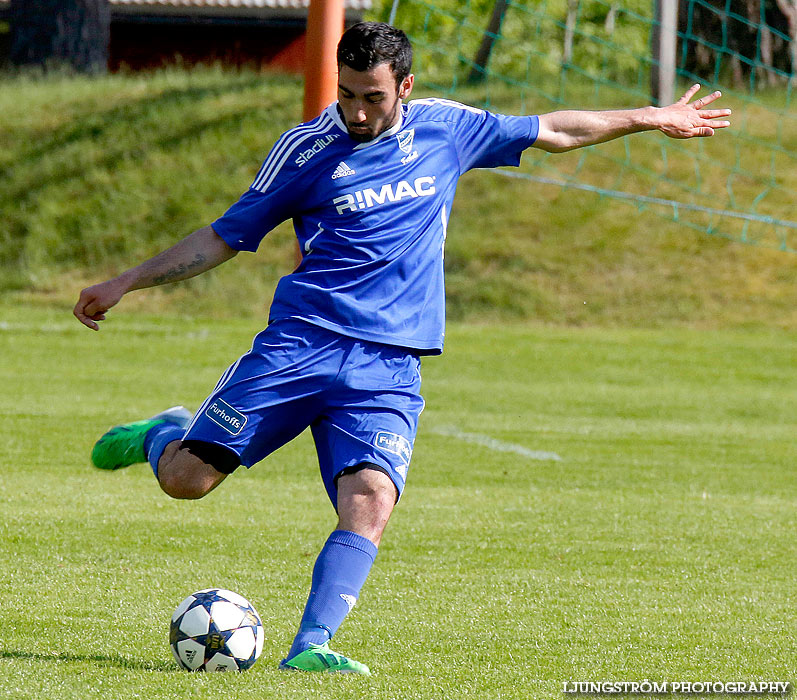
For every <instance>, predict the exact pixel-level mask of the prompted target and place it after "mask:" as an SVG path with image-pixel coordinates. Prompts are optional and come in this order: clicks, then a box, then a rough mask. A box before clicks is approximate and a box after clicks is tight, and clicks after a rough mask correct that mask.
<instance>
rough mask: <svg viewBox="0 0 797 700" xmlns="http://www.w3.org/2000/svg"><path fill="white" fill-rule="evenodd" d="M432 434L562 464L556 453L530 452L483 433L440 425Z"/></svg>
mask: <svg viewBox="0 0 797 700" xmlns="http://www.w3.org/2000/svg"><path fill="white" fill-rule="evenodd" d="M431 432H433V433H435V434H436V435H445V436H447V437H453V438H457V439H458V440H464V441H465V442H470V443H473V444H474V445H481V446H482V447H486V448H487V449H489V450H495V451H496V452H514V453H515V454H518V455H522V456H523V457H526V458H527V459H536V460H540V461H545V462H561V461H562V458H561V457H560V456H559V455H558V454H556V452H542V451H539V450H530V449H528V448H527V447H523V445H515V444H514V443H512V442H504V441H503V440H496V439H495V438H491V437H490V436H489V435H482V434H481V433H466V432H465V431H464V430H460V429H459V428H455V427H453V426H450V425H440V426H437V427H435V428H431Z"/></svg>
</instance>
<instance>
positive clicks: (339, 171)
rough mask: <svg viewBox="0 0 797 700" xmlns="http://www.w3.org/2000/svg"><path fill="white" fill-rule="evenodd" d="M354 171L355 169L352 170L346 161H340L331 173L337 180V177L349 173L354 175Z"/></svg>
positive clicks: (346, 175)
mask: <svg viewBox="0 0 797 700" xmlns="http://www.w3.org/2000/svg"><path fill="white" fill-rule="evenodd" d="M356 172H357V171H356V170H352V169H351V168H350V167H349V166H348V165H346V163H344V162H343V161H340V163H338V167H337V168H335V172H334V173H332V179H333V180H337V179H338V178H339V177H348V176H349V175H354V174H355V173H356Z"/></svg>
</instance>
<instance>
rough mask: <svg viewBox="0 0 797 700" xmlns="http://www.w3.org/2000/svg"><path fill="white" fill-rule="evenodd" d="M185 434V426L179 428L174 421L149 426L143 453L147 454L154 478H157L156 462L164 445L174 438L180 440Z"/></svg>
mask: <svg viewBox="0 0 797 700" xmlns="http://www.w3.org/2000/svg"><path fill="white" fill-rule="evenodd" d="M183 435H185V428H181V427H180V426H179V425H177V424H175V423H168V422H164V423H159V424H158V425H156V426H155V427H153V428H150V429H149V431H148V432H147V435H146V437H145V438H144V454H145V455H147V459H148V460H149V465H150V466H151V467H152V472H153V474H155V478H156V479H157V478H158V462H159V461H160V458H161V456H162V455H163V451H164V450H165V449H166V445H168V444H169V443H170V442H172V441H174V440H182V439H183Z"/></svg>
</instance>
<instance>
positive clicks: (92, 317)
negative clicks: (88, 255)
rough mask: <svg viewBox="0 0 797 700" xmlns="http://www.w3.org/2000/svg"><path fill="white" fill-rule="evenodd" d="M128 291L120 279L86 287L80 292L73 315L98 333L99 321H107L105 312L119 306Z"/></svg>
mask: <svg viewBox="0 0 797 700" xmlns="http://www.w3.org/2000/svg"><path fill="white" fill-rule="evenodd" d="M126 291H127V289H126V288H125V286H124V284H123V283H122V282H121V281H120V280H119V278H118V277H117V278H114V279H111V280H108V281H107V282H100V283H99V284H95V285H93V286H91V287H86V288H85V289H84V290H83V291H82V292H80V298H79V299H78V301H77V304H75V308H74V310H73V311H72V313H73V314H75V317H76V318H77V320H78V321H80V322H81V323H82V324H83V325H84V326H88V327H89V328H91V330H93V331H98V330H100V327H99V325H98V324H97V321H104V320H105V312H106V311H107V310H108V309H110V308H111V307H112V306H115V305H116V304H118V303H119V300H120V299H121V298H122V297H123V296H124V294H125V292H126Z"/></svg>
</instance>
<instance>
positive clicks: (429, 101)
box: [407, 97, 484, 114]
mask: <svg viewBox="0 0 797 700" xmlns="http://www.w3.org/2000/svg"><path fill="white" fill-rule="evenodd" d="M414 105H443V106H444V107H454V108H456V109H461V110H463V111H465V112H473V114H484V110H483V109H479V108H478V107H471V106H470V105H464V104H462V103H461V102H454V100H446V99H443V98H442V97H425V98H422V99H420V100H412V102H410V103H409V104H408V105H407V106H408V107H410V108H412V107H413V106H414Z"/></svg>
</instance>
